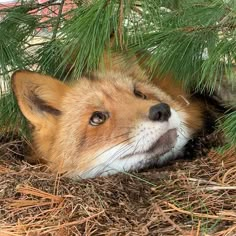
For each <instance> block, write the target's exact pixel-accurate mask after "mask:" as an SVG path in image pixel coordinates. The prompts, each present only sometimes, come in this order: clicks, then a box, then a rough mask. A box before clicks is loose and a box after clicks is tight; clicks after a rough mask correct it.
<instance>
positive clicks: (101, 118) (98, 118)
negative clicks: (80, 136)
mask: <svg viewBox="0 0 236 236" xmlns="http://www.w3.org/2000/svg"><path fill="white" fill-rule="evenodd" d="M108 117H109V115H108V113H107V112H102V111H95V112H94V113H93V114H92V116H91V118H90V120H89V124H90V125H92V126H97V125H101V124H103V123H104V122H105V121H106V120H107V118H108Z"/></svg>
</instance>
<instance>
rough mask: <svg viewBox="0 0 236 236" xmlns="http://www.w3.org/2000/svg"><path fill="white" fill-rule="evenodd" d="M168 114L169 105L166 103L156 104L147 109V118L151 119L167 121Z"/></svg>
mask: <svg viewBox="0 0 236 236" xmlns="http://www.w3.org/2000/svg"><path fill="white" fill-rule="evenodd" d="M170 116H171V111H170V106H169V105H168V104H166V103H159V104H156V105H154V106H152V107H151V108H150V109H149V114H148V118H149V119H150V120H151V121H160V122H163V121H168V120H169V118H170Z"/></svg>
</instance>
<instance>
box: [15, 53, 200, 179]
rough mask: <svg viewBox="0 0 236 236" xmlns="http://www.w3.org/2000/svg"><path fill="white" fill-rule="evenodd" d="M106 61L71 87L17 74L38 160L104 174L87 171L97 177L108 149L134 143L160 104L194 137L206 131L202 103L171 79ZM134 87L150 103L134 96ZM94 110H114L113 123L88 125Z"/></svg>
mask: <svg viewBox="0 0 236 236" xmlns="http://www.w3.org/2000/svg"><path fill="white" fill-rule="evenodd" d="M117 57H119V55H118V56H116V58H117ZM104 61H105V63H104V65H105V68H103V69H104V70H101V71H102V72H96V73H94V75H95V77H96V78H95V79H87V78H81V79H79V80H78V82H76V83H75V84H74V85H72V86H68V85H65V84H63V83H62V82H60V81H58V80H56V79H53V78H51V77H49V76H45V75H40V74H38V73H34V72H28V71H18V72H16V73H15V74H14V75H13V79H12V88H13V91H14V93H15V96H16V98H17V101H18V104H19V107H20V109H21V111H22V113H23V115H24V116H25V117H26V118H27V119H28V120H29V121H30V122H31V123H32V125H33V126H34V130H33V144H34V147H35V150H36V153H37V155H38V158H39V159H43V160H44V161H45V162H46V163H47V164H48V165H49V167H50V168H51V169H52V170H54V171H57V172H62V173H69V176H71V177H74V176H75V177H77V176H83V175H84V176H85V177H87V176H88V177H94V176H96V175H99V174H88V175H86V174H84V173H87V172H88V173H92V172H93V169H94V168H97V166H99V165H100V164H101V162H102V159H101V158H100V156H101V157H103V155H104V152H107V150H112V148H114V147H116V146H118V145H119V144H120V143H122V144H124V145H125V144H127V145H131V141H129V140H130V139H131V137H130V136H131V133H132V135H133V130H134V129H137V128H136V127H137V126H138V127H139V126H141V125H142V123H145V122H149V123H148V125H152V124H153V122H150V121H149V120H148V113H149V112H150V111H149V110H150V107H152V106H154V105H155V104H159V103H163V102H164V103H167V104H169V106H170V107H171V108H173V109H175V110H176V111H177V113H179V116H180V117H181V119H182V121H183V122H184V123H185V124H186V126H187V127H188V129H189V131H188V132H189V134H188V135H189V136H190V138H191V136H192V135H193V134H194V133H197V132H198V131H199V130H200V129H202V127H203V108H202V107H201V104H200V103H199V102H198V101H194V100H192V99H191V97H190V96H189V95H188V94H187V93H185V92H184V91H183V89H182V87H181V85H180V84H178V83H177V82H175V81H174V80H173V79H172V78H170V77H167V78H165V79H164V80H161V81H159V80H158V79H154V80H153V82H152V83H151V82H148V81H147V80H148V79H147V76H146V75H145V73H144V72H143V70H142V69H141V68H140V67H138V66H137V65H136V66H135V67H134V68H133V67H132V68H130V69H129V70H127V71H126V70H125V69H124V68H125V67H124V64H123V65H121V64H116V65H112V64H111V63H110V62H109V60H108V58H106V57H105V58H104ZM137 77H138V78H137ZM134 89H137V90H138V91H141V92H142V94H145V96H146V97H147V99H145V100H144V99H140V98H138V97H136V96H134ZM95 111H102V112H103V111H104V112H105V111H108V112H109V118H108V120H107V121H106V122H104V124H102V125H98V126H96V127H94V126H92V125H90V124H89V122H90V120H89V119H90V118H91V115H92V114H93V112H95ZM158 125H159V124H158ZM161 125H162V124H161ZM139 129H140V127H139ZM150 132H151V131H150ZM138 134H139V133H138ZM160 137H162V136H161V135H160ZM136 145H139V144H138V143H137V144H136ZM121 149H122V147H121ZM121 149H120V150H121ZM134 152H135V151H134ZM113 155H116V153H115V154H113ZM138 155H139V153H137V156H138ZM122 158H123V157H121V159H122ZM125 158H126V157H125ZM135 158H136V157H135ZM142 161H143V160H142ZM108 162H109V161H108ZM108 162H107V163H108ZM108 164H109V163H108ZM118 164H119V162H118ZM124 169H125V168H124ZM131 169H139V167H138V166H137V168H136V167H135V168H131Z"/></svg>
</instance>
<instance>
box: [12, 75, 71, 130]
mask: <svg viewBox="0 0 236 236" xmlns="http://www.w3.org/2000/svg"><path fill="white" fill-rule="evenodd" d="M12 89H13V92H14V94H15V96H16V99H17V102H18V105H19V107H20V109H21V112H22V113H23V115H24V116H25V117H26V118H27V119H28V120H29V121H30V122H31V123H32V124H33V125H35V126H37V125H43V124H44V123H45V121H46V120H47V119H48V118H49V117H53V118H56V117H57V116H59V115H60V114H61V110H60V103H61V99H62V98H63V96H64V95H65V93H66V92H67V91H68V90H69V87H68V86H66V85H65V84H63V83H62V82H60V81H58V80H56V79H53V78H51V77H50V76H46V75H42V74H39V73H35V72H30V71H16V72H15V73H14V74H13V75H12Z"/></svg>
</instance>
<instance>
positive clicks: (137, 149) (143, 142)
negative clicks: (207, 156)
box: [68, 109, 190, 179]
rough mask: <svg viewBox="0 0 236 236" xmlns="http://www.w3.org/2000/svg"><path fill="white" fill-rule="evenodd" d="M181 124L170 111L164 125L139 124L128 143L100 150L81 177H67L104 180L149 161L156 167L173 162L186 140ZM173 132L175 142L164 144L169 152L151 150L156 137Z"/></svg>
mask: <svg viewBox="0 0 236 236" xmlns="http://www.w3.org/2000/svg"><path fill="white" fill-rule="evenodd" d="M181 120H184V114H177V112H176V111H175V110H173V109H171V117H170V118H169V120H168V121H166V122H158V121H143V122H140V124H138V125H137V127H136V129H135V131H134V132H133V133H132V134H131V136H132V137H134V138H132V139H131V140H130V141H129V143H124V144H119V145H117V146H114V147H112V148H109V149H107V150H100V151H99V153H100V154H99V153H98V154H97V155H96V156H97V158H96V165H94V166H93V167H91V168H90V169H89V170H87V171H85V172H83V173H78V172H77V171H76V170H75V171H74V172H73V173H70V174H68V175H69V177H71V178H75V179H78V178H83V179H85V178H93V177H96V176H106V175H111V174H115V173H118V172H127V171H130V170H138V169H141V168H144V167H145V164H147V163H148V162H149V161H150V160H151V159H153V158H155V162H156V163H157V164H160V165H161V164H163V163H165V162H167V161H169V160H170V159H173V158H176V157H177V156H179V155H181V153H182V149H183V147H184V146H185V145H186V143H187V142H188V141H189V139H190V130H189V129H188V128H187V127H186V126H185V125H184V123H183V122H181ZM173 129H176V130H177V139H176V140H175V142H173V143H171V144H168V145H169V147H170V148H169V149H170V150H169V151H167V152H165V153H164V154H163V153H161V150H162V147H155V148H152V147H153V145H155V143H157V141H158V140H159V139H160V137H162V136H163V135H164V134H166V132H167V131H169V130H173ZM171 145H172V146H171ZM150 148H151V150H150Z"/></svg>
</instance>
